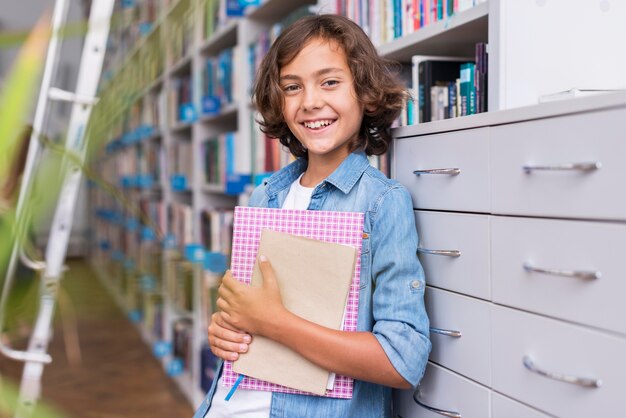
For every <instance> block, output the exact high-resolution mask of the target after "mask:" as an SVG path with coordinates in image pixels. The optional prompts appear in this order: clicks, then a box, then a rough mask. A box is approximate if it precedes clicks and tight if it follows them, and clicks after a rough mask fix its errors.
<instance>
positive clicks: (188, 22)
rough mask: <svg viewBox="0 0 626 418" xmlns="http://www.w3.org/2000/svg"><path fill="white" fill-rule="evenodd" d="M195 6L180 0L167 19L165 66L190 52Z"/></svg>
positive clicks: (189, 0)
mask: <svg viewBox="0 0 626 418" xmlns="http://www.w3.org/2000/svg"><path fill="white" fill-rule="evenodd" d="M195 13H196V9H195V5H194V3H193V2H192V1H191V0H180V1H179V2H178V4H177V5H176V7H175V8H174V10H173V11H172V12H171V13H170V14H169V15H168V17H167V22H166V25H167V43H166V45H167V48H168V54H167V64H168V66H171V65H174V64H175V63H176V62H178V61H179V60H181V59H182V58H183V57H186V56H187V54H189V52H190V51H191V49H192V47H193V45H194V43H193V35H194V20H195V16H196V15H195Z"/></svg>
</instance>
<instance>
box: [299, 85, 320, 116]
mask: <svg viewBox="0 0 626 418" xmlns="http://www.w3.org/2000/svg"><path fill="white" fill-rule="evenodd" d="M301 107H302V110H304V111H309V110H314V109H321V107H322V100H321V98H320V95H319V94H318V93H317V92H316V91H315V90H313V89H308V90H305V92H304V96H303V97H302V104H301Z"/></svg>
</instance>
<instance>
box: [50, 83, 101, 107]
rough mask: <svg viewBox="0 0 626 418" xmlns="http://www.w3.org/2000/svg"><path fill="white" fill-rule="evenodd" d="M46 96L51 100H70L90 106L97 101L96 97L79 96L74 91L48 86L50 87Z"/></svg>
mask: <svg viewBox="0 0 626 418" xmlns="http://www.w3.org/2000/svg"><path fill="white" fill-rule="evenodd" d="M48 98H50V99H51V100H58V101H62V102H72V103H78V104H82V105H91V106H93V105H95V104H96V103H98V98H97V97H85V96H80V95H78V94H76V93H72V92H71V91H67V90H62V89H60V88H57V87H50V89H48Z"/></svg>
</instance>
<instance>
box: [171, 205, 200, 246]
mask: <svg viewBox="0 0 626 418" xmlns="http://www.w3.org/2000/svg"><path fill="white" fill-rule="evenodd" d="M167 226H168V228H167V231H168V232H169V233H170V234H172V235H173V236H174V237H175V241H176V244H177V245H178V246H179V247H183V246H185V245H187V244H193V243H194V239H193V228H194V222H193V210H192V208H191V206H190V205H186V204H183V203H177V202H172V203H170V204H169V206H168V208H167Z"/></svg>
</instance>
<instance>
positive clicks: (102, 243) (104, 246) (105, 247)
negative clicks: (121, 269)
mask: <svg viewBox="0 0 626 418" xmlns="http://www.w3.org/2000/svg"><path fill="white" fill-rule="evenodd" d="M99 245H100V249H101V250H104V251H108V250H110V249H111V243H110V242H109V241H107V240H105V239H103V240H100V242H99Z"/></svg>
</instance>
